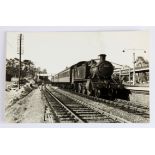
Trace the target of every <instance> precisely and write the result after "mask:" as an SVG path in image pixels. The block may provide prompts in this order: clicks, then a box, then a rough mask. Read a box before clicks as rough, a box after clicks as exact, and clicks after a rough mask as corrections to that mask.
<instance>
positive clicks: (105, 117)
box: [42, 88, 129, 123]
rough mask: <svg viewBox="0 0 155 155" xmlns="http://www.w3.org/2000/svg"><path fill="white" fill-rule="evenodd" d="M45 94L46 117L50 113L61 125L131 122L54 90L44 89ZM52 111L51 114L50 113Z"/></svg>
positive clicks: (53, 120)
mask: <svg viewBox="0 0 155 155" xmlns="http://www.w3.org/2000/svg"><path fill="white" fill-rule="evenodd" d="M42 91H43V94H44V96H45V98H46V100H47V105H46V108H45V115H46V112H47V111H48V118H50V115H51V117H52V121H49V122H58V123H59V122H61V123H129V121H127V120H125V119H122V118H120V117H118V116H114V115H112V114H110V113H108V112H105V111H103V110H101V109H98V108H95V107H91V106H88V105H87V103H84V102H82V101H80V100H77V99H75V98H72V97H71V96H67V95H66V94H65V95H63V94H61V93H59V92H57V91H55V90H54V89H52V90H51V89H50V90H49V89H47V88H44V89H43V90H42ZM46 110H47V111H46ZM49 111H50V113H49Z"/></svg>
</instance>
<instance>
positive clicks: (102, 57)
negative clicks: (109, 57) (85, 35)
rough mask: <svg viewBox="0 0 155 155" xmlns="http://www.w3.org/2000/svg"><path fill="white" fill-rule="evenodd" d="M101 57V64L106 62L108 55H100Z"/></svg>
mask: <svg viewBox="0 0 155 155" xmlns="http://www.w3.org/2000/svg"><path fill="white" fill-rule="evenodd" d="M99 57H100V63H101V62H104V61H105V60H106V54H100V55H99Z"/></svg>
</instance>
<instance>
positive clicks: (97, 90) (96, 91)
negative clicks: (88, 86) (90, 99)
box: [95, 88, 101, 97]
mask: <svg viewBox="0 0 155 155" xmlns="http://www.w3.org/2000/svg"><path fill="white" fill-rule="evenodd" d="M95 97H101V90H100V89H98V88H96V89H95Z"/></svg>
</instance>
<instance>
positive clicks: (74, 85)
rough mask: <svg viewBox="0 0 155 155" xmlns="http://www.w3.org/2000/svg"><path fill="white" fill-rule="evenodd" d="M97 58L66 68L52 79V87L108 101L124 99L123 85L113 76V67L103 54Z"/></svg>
mask: <svg viewBox="0 0 155 155" xmlns="http://www.w3.org/2000/svg"><path fill="white" fill-rule="evenodd" d="M99 57H100V58H99V59H92V60H90V61H81V62H78V63H76V64H74V65H72V66H71V67H69V68H66V69H65V70H63V71H62V72H60V73H58V74H56V75H55V76H53V77H52V80H51V82H52V85H54V86H58V87H61V88H67V89H72V90H74V91H76V92H79V93H83V94H87V95H92V96H96V97H102V98H108V99H109V98H110V99H115V98H120V97H125V95H122V93H125V88H124V85H123V84H122V83H121V81H120V80H119V78H116V77H114V75H113V71H114V66H113V65H112V63H111V62H109V61H107V60H106V55H105V54H100V55H99Z"/></svg>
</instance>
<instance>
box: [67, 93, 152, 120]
mask: <svg viewBox="0 0 155 155" xmlns="http://www.w3.org/2000/svg"><path fill="white" fill-rule="evenodd" d="M65 91H69V90H65ZM69 92H71V93H73V94H76V95H79V96H81V97H85V98H87V99H90V100H93V101H97V102H100V103H103V104H106V105H108V106H111V107H115V108H118V109H122V110H124V111H127V112H129V113H133V114H136V115H141V116H142V117H144V118H149V107H147V106H143V105H140V104H139V103H133V102H131V101H126V100H121V99H116V100H114V101H112V100H107V99H102V98H97V97H94V96H88V95H85V94H82V93H78V92H74V91H69Z"/></svg>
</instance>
